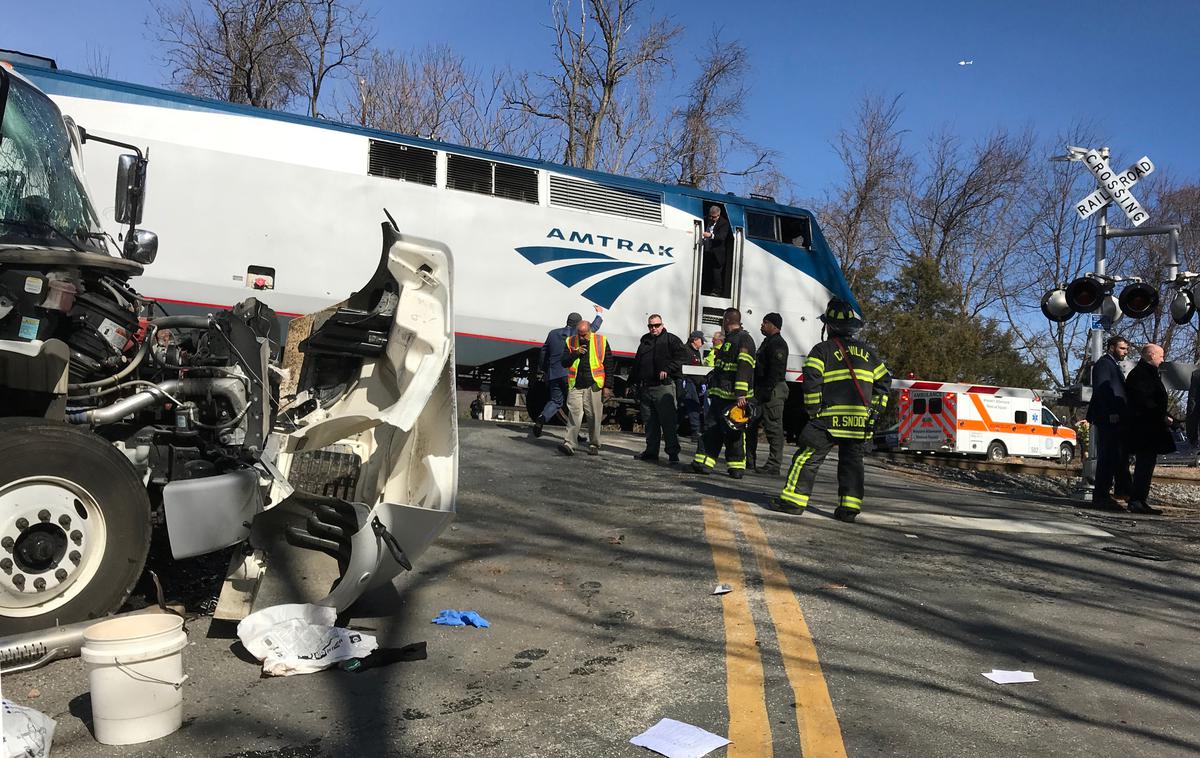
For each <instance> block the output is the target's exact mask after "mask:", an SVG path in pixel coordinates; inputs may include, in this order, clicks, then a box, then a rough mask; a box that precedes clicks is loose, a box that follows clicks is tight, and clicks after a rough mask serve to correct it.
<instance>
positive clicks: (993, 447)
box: [987, 440, 1008, 461]
mask: <svg viewBox="0 0 1200 758" xmlns="http://www.w3.org/2000/svg"><path fill="white" fill-rule="evenodd" d="M1007 457H1008V448H1006V447H1005V446H1004V443H1003V442H1001V441H1000V440H992V444H990V445H988V449H987V459H988V460H989V461H1002V460H1004V459H1005V458H1007Z"/></svg>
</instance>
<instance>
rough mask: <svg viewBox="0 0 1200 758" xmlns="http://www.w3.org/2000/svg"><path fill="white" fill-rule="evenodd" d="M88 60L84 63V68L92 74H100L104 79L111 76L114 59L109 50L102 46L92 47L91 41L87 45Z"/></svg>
mask: <svg viewBox="0 0 1200 758" xmlns="http://www.w3.org/2000/svg"><path fill="white" fill-rule="evenodd" d="M86 50H87V61H86V62H85V63H84V66H83V70H84V71H86V72H87V73H89V74H91V75H92V76H99V77H101V78H103V79H107V78H109V76H110V75H111V70H112V60H111V58H110V56H109V54H108V50H106V49H104V48H101V47H92V45H91V43H88V44H87V45H86Z"/></svg>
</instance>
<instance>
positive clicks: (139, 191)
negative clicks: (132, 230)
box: [116, 154, 147, 226]
mask: <svg viewBox="0 0 1200 758" xmlns="http://www.w3.org/2000/svg"><path fill="white" fill-rule="evenodd" d="M146 163H147V161H146V160H145V159H144V158H141V157H138V156H136V155H129V154H127V155H122V156H121V157H120V158H118V159H117V202H116V218H117V223H118V224H129V225H130V226H136V225H137V224H140V223H142V206H143V205H144V204H145V200H146Z"/></svg>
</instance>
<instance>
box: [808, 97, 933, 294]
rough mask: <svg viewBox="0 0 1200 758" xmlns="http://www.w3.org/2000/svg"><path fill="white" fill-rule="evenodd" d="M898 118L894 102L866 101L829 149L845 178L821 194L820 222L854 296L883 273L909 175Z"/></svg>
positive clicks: (909, 167)
mask: <svg viewBox="0 0 1200 758" xmlns="http://www.w3.org/2000/svg"><path fill="white" fill-rule="evenodd" d="M900 113H901V111H900V98H899V97H895V98H892V99H891V100H888V99H886V98H884V97H882V96H868V97H865V98H863V100H862V102H861V103H860V104H859V106H858V111H857V113H856V114H855V119H854V122H853V124H852V126H851V127H850V128H848V129H843V130H842V131H841V132H839V133H838V136H837V140H836V142H835V143H834V145H833V148H834V151H835V152H836V153H837V155H838V158H839V159H840V160H841V162H842V165H843V166H844V167H845V171H846V175H845V179H844V180H843V182H842V184H841V185H839V186H836V187H834V188H833V189H832V190H831V191H830V192H829V193H827V194H826V197H825V200H824V202H823V203H822V204H821V207H820V209H819V210H820V218H821V224H822V227H823V229H824V230H825V236H826V238H827V239H828V241H829V243H830V246H831V247H832V248H833V250H834V253H835V254H836V255H837V256H838V260H839V261H841V264H842V270H843V271H844V272H845V274H846V278H847V280H848V281H849V282H850V287H851V289H852V290H854V291H860V288H863V287H868V286H870V285H872V284H873V283H874V282H875V280H876V279H877V278H878V276H879V275H880V273H881V272H882V271H883V270H884V269H885V268H886V259H887V257H888V254H889V248H888V243H889V240H890V231H889V230H890V226H891V221H892V213H893V210H894V207H895V203H896V201H897V199H898V198H899V195H900V188H901V185H902V182H903V178H904V176H905V175H906V174H907V173H908V172H909V171H910V170H911V165H910V164H911V161H910V159H909V158H908V157H907V156H906V155H905V153H904V149H903V136H904V130H902V129H901V128H900V126H899V119H900Z"/></svg>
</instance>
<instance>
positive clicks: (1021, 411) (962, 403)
mask: <svg viewBox="0 0 1200 758" xmlns="http://www.w3.org/2000/svg"><path fill="white" fill-rule="evenodd" d="M892 389H893V390H898V391H899V394H900V398H899V401H898V403H897V409H898V412H899V434H898V440H897V442H898V448H899V449H900V450H908V451H913V452H926V453H960V454H964V455H982V456H986V457H987V458H988V459H989V460H993V461H998V460H1001V459H1003V458H1006V457H1008V456H1017V457H1027V458H1050V459H1054V460H1057V461H1058V462H1059V463H1062V464H1064V465H1065V464H1068V463H1070V462H1071V460H1072V459H1074V457H1075V451H1076V450H1077V449H1078V443H1077V441H1076V439H1075V431H1074V430H1073V429H1071V428H1069V427H1067V426H1064V425H1063V423H1062V422H1061V421H1059V420H1058V417H1057V416H1055V415H1054V413H1052V412H1051V411H1050V409H1049V408H1047V407H1046V406H1045V405H1043V404H1042V399H1041V396H1039V395H1038V393H1037V392H1035V391H1034V390H1031V389H1023V388H1019V387H990V386H987V385H978V384H952V383H948V382H928V381H916V380H895V381H893V382H892Z"/></svg>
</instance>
